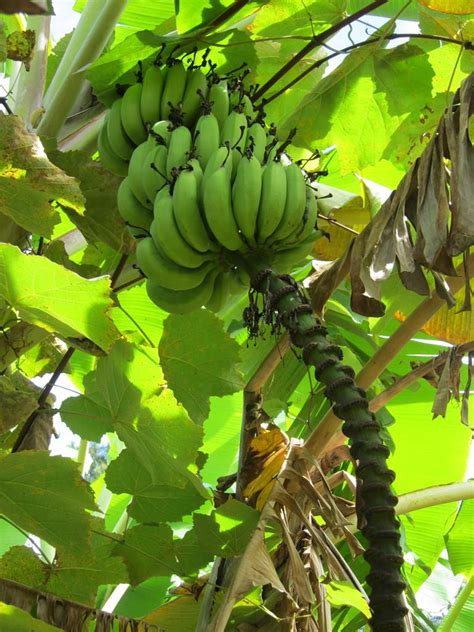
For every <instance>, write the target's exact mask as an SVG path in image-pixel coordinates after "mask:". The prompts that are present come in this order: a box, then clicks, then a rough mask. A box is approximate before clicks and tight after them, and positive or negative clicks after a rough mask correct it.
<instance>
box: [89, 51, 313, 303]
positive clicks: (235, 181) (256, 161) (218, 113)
mask: <svg viewBox="0 0 474 632" xmlns="http://www.w3.org/2000/svg"><path fill="white" fill-rule="evenodd" d="M130 93H132V94H131V96H130V97H128V95H129V94H130ZM116 104H118V105H116ZM132 119H133V123H132ZM116 136H118V137H119V141H118V142H117V137H116ZM109 137H110V138H112V137H114V141H115V144H114V145H113V146H112V143H111V142H109V144H107V142H108V141H109ZM277 142H278V141H277V138H276V134H275V130H274V129H272V128H270V129H267V128H266V127H265V126H264V124H263V122H262V116H261V112H258V111H256V110H255V109H254V107H253V104H252V102H251V99H250V97H249V95H248V94H246V93H245V91H244V90H243V89H242V85H241V83H240V82H239V81H236V82H234V83H232V81H230V82H229V83H228V82H227V81H226V80H225V79H224V80H222V79H220V78H219V77H217V76H216V75H215V74H211V75H210V77H207V76H206V75H205V74H204V73H203V72H202V70H201V69H200V68H198V69H196V68H192V69H188V70H186V69H185V68H184V66H183V64H182V62H181V61H176V62H174V63H172V64H171V65H170V66H169V67H168V68H166V69H164V70H163V69H160V68H158V67H156V66H151V67H150V68H149V69H148V70H147V72H146V73H145V75H144V79H143V83H142V84H141V83H138V84H135V85H134V86H131V87H130V88H129V89H128V90H127V91H126V92H125V94H124V96H123V97H122V98H121V99H118V100H117V101H115V103H114V104H113V106H112V109H111V110H110V112H109V114H108V117H107V120H106V123H105V125H104V127H103V129H102V132H101V137H100V140H99V150H100V156H101V160H102V162H103V163H104V164H105V165H106V166H108V167H109V169H111V170H115V173H119V172H120V173H121V174H123V175H126V177H125V178H124V180H123V181H122V183H121V185H120V188H119V191H118V208H119V212H120V213H121V215H122V217H123V218H124V219H125V221H126V222H127V224H128V226H129V229H130V231H131V233H132V235H134V236H135V237H136V238H137V239H140V238H142V239H140V241H139V244H138V247H137V263H138V265H139V267H140V269H141V270H142V272H143V273H144V274H145V276H146V277H147V279H148V280H147V290H148V293H149V295H150V297H151V299H152V300H153V301H154V302H155V303H156V304H157V305H158V306H160V307H161V308H163V309H165V310H166V311H169V312H178V313H185V312H187V311H191V310H192V309H195V308H197V307H200V306H202V305H205V306H206V307H208V308H209V309H212V310H214V311H219V310H220V309H222V308H223V306H224V305H225V304H226V303H227V302H228V300H229V298H230V297H231V296H232V295H234V294H237V293H242V292H243V290H244V287H248V278H247V279H246V278H245V273H244V272H243V270H245V259H246V258H249V257H255V256H257V257H259V258H260V259H261V260H263V261H266V262H268V263H269V264H270V265H273V266H274V267H275V268H276V269H278V270H280V271H285V272H287V271H290V270H291V268H293V267H294V266H295V265H297V264H300V263H301V262H302V261H304V259H305V258H306V257H307V255H308V254H309V252H310V250H311V247H312V244H313V242H314V239H315V237H316V230H315V224H316V216H317V203H316V198H315V195H314V191H313V189H312V188H311V187H310V186H309V185H308V183H307V182H306V178H305V175H304V173H303V171H302V170H301V169H300V167H299V166H298V165H296V164H294V163H291V161H290V160H289V159H287V158H286V156H285V155H283V156H282V151H281V148H280V149H279V148H277V146H276V145H277ZM125 147H127V151H125ZM119 152H120V153H119ZM112 161H113V164H112ZM117 161H118V163H117ZM117 164H119V165H120V169H118V168H117V166H116V165H117ZM112 167H114V168H112ZM147 235H148V236H147Z"/></svg>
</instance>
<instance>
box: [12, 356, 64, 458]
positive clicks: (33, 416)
mask: <svg viewBox="0 0 474 632" xmlns="http://www.w3.org/2000/svg"><path fill="white" fill-rule="evenodd" d="M73 353H74V349H73V348H72V347H69V349H68V350H67V351H66V353H65V354H64V355H63V357H62V358H61V360H60V362H59V364H58V366H57V367H56V369H55V371H54V373H53V375H52V376H51V377H50V379H49V382H48V383H47V384H46V386H45V387H44V388H43V390H42V391H41V393H40V396H39V397H38V408H37V409H36V410H35V411H33V412H32V413H31V415H30V416H29V417H28V419H27V420H26V421H25V423H24V425H23V427H22V429H21V430H20V433H19V435H18V437H17V439H16V441H15V443H14V445H13V448H12V452H18V451H19V450H20V448H21V444H22V443H23V440H24V439H25V437H26V435H27V434H28V433H29V431H30V430H31V428H32V426H33V424H34V422H35V420H36V418H37V416H38V413H39V412H40V409H41V407H42V405H43V404H44V403H46V400H47V399H48V396H49V394H50V393H51V390H52V389H53V386H54V385H55V384H56V381H57V379H58V378H59V376H60V375H61V373H62V372H63V371H64V369H65V368H66V366H67V363H68V362H69V360H70V358H71V356H72V354H73Z"/></svg>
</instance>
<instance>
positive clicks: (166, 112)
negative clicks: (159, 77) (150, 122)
mask: <svg viewBox="0 0 474 632" xmlns="http://www.w3.org/2000/svg"><path fill="white" fill-rule="evenodd" d="M186 79H187V72H186V68H185V67H184V65H183V62H182V61H180V60H176V61H175V62H174V63H173V65H172V66H171V67H170V68H168V72H167V74H166V80H165V85H164V88H163V93H162V95H161V117H162V118H166V119H167V118H169V117H170V114H171V111H172V109H173V108H175V109H176V108H179V107H180V104H181V103H182V101H183V97H184V91H185V89H186Z"/></svg>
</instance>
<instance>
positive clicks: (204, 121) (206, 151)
mask: <svg viewBox="0 0 474 632" xmlns="http://www.w3.org/2000/svg"><path fill="white" fill-rule="evenodd" d="M219 141H220V129H219V123H218V121H217V118H216V117H215V116H214V114H204V115H203V116H200V117H199V119H198V121H197V123H196V131H195V133H194V145H195V147H196V154H197V157H198V160H199V162H200V164H201V167H202V168H203V169H205V168H206V165H207V163H208V160H209V158H210V157H211V155H212V154H213V153H214V152H215V151H216V150H217V149H218V148H219V144H220V143H219Z"/></svg>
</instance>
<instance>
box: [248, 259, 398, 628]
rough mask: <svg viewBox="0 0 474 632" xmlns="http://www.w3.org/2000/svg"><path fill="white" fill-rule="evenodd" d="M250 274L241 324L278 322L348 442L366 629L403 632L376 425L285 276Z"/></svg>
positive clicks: (389, 502)
mask: <svg viewBox="0 0 474 632" xmlns="http://www.w3.org/2000/svg"><path fill="white" fill-rule="evenodd" d="M257 270H258V271H257V272H256V273H255V270H254V274H253V278H252V288H253V289H254V290H255V291H256V292H257V293H260V294H263V311H262V312H260V311H259V308H258V305H257V304H256V303H255V299H254V302H253V304H252V302H251V305H250V308H249V311H248V313H247V320H248V324H249V328H250V330H252V325H253V326H254V327H255V328H256V329H257V330H258V323H259V320H260V319H261V318H262V316H263V318H264V319H265V320H266V322H267V323H269V324H272V325H275V322H276V323H277V324H278V323H281V324H282V325H283V326H284V327H285V328H286V329H287V331H288V332H289V335H290V339H291V342H292V343H293V344H294V345H295V346H297V347H300V348H301V349H302V360H303V362H304V363H305V364H306V365H308V366H313V367H314V372H315V376H316V379H317V380H318V381H319V382H321V383H322V384H324V385H325V386H326V390H325V395H326V397H328V399H330V400H331V401H332V402H334V404H335V406H334V410H335V412H336V414H337V416H338V417H340V418H341V419H343V420H344V424H343V427H342V430H343V432H344V434H345V435H346V436H348V437H349V439H350V450H351V454H352V456H353V458H354V459H355V461H356V462H357V469H356V473H357V478H358V480H359V485H358V498H357V513H358V520H359V524H360V529H361V532H362V533H363V535H364V536H365V537H366V538H367V540H368V542H369V545H368V548H367V551H366V553H365V558H366V560H367V561H368V562H369V564H370V566H371V572H370V573H369V575H368V576H367V581H368V583H369V585H370V587H371V589H372V590H371V594H370V606H371V609H372V613H373V617H372V620H371V625H372V629H373V630H374V631H375V632H377V631H382V630H383V631H384V632H386V631H387V630H390V631H392V632H403V631H404V630H405V626H404V617H405V615H406V613H407V609H406V607H405V605H404V601H403V590H404V588H405V583H404V582H403V579H402V576H401V572H400V569H401V566H402V565H403V555H402V550H401V546H400V533H399V523H398V521H397V519H396V517H395V505H396V503H397V498H396V496H395V495H394V494H393V493H392V491H391V488H390V485H391V483H392V482H393V480H394V478H395V474H394V472H392V471H391V470H389V469H388V468H387V458H388V456H389V450H388V448H387V447H386V446H385V445H384V444H383V442H382V439H381V437H380V426H379V423H378V422H377V420H376V419H375V417H374V415H373V413H371V412H370V411H369V402H368V400H367V397H366V394H365V391H363V390H362V389H361V388H359V387H357V386H356V385H355V382H354V372H353V370H352V368H351V367H349V366H345V365H344V364H343V363H342V350H341V348H340V347H338V346H337V345H335V344H332V343H331V342H330V341H329V340H328V338H327V330H326V329H325V327H323V326H322V325H321V323H320V322H319V320H318V319H316V318H315V317H314V315H313V313H312V308H311V306H310V305H309V304H308V302H307V300H306V298H305V297H304V296H303V295H302V293H301V292H300V289H299V287H298V285H297V283H296V282H295V281H294V280H293V279H292V277H290V276H289V275H280V276H279V275H277V274H275V273H274V272H272V270H270V269H268V268H265V267H264V266H260V269H257Z"/></svg>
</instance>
